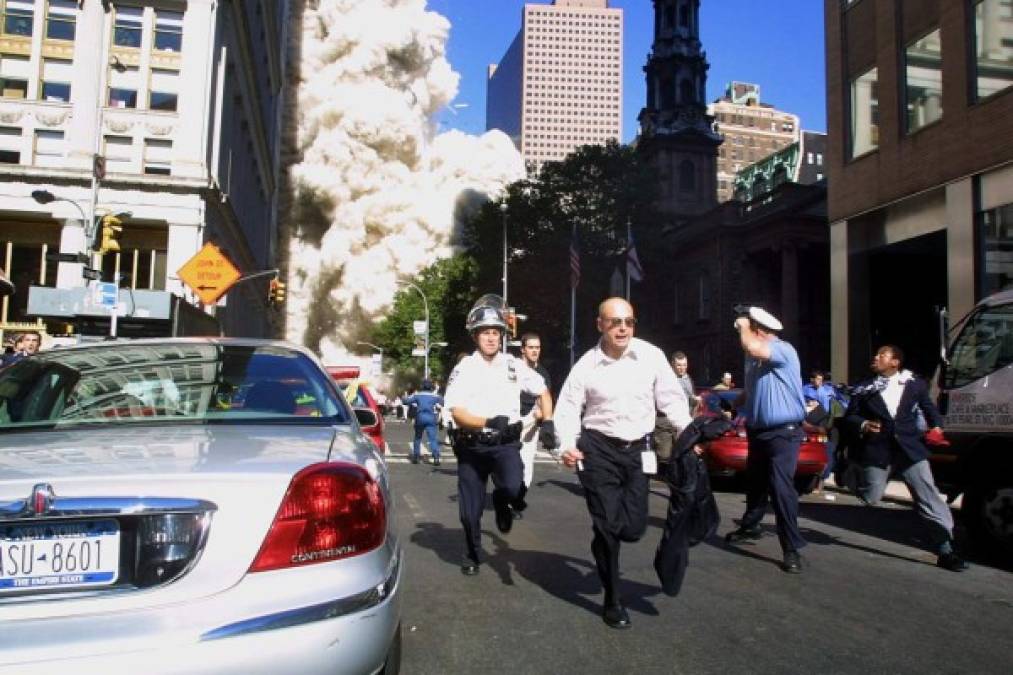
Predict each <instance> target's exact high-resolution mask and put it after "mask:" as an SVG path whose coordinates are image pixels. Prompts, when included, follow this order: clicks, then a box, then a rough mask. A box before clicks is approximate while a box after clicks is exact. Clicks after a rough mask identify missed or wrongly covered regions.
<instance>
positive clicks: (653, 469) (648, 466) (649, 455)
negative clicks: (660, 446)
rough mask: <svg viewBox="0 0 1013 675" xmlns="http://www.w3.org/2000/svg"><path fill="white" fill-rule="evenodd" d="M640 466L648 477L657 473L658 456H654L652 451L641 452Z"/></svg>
mask: <svg viewBox="0 0 1013 675" xmlns="http://www.w3.org/2000/svg"><path fill="white" fill-rule="evenodd" d="M640 464H641V465H642V466H643V468H644V473H646V474H648V475H651V474H655V473H658V456H657V455H656V454H654V450H644V451H643V452H641V453H640Z"/></svg>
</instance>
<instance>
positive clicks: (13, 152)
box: [0, 127, 21, 164]
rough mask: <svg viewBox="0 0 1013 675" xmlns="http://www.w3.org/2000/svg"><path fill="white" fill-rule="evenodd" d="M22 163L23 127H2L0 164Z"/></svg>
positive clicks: (0, 133)
mask: <svg viewBox="0 0 1013 675" xmlns="http://www.w3.org/2000/svg"><path fill="white" fill-rule="evenodd" d="M20 163H21V129H20V128H18V127H0V164H20Z"/></svg>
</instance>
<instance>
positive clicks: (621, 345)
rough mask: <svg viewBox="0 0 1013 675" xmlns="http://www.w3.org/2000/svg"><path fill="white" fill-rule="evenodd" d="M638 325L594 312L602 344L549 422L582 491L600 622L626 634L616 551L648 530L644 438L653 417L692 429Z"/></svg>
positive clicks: (605, 307)
mask: <svg viewBox="0 0 1013 675" xmlns="http://www.w3.org/2000/svg"><path fill="white" fill-rule="evenodd" d="M636 323H637V320H636V317H635V316H634V313H633V307H632V306H631V305H630V303H628V302H627V301H625V300H623V299H622V298H609V299H608V300H606V301H605V302H603V303H602V304H601V305H600V306H599V308H598V320H597V324H598V331H599V332H600V333H601V340H600V341H599V343H598V345H597V346H595V347H594V349H591V350H590V351H588V352H587V353H586V354H584V355H583V356H582V357H581V358H580V360H579V361H577V363H576V364H575V365H574V366H573V370H571V371H570V374H569V376H568V377H567V378H566V382H565V383H564V384H563V389H562V392H561V393H560V396H559V401H558V402H557V404H556V410H555V413H554V415H553V418H554V419H555V422H556V430H557V431H558V432H559V435H560V448H561V449H562V452H561V453H560V458H561V459H562V461H563V463H564V464H565V465H566V466H570V467H573V466H575V467H577V471H578V476H579V478H580V482H581V484H582V485H583V486H584V492H585V497H586V499H587V509H588V512H589V513H590V514H591V521H592V523H593V531H594V538H593V540H592V542H591V553H592V554H593V555H594V559H595V563H596V565H597V568H598V576H599V577H600V578H601V582H602V586H603V588H604V591H605V599H604V606H603V611H602V619H603V620H604V621H605V623H606V624H607V625H609V626H610V627H612V628H628V627H629V626H630V617H629V615H628V614H627V612H626V609H625V608H624V607H623V603H622V598H621V596H620V593H619V547H620V542H623V541H629V542H634V541H637V540H639V539H640V537H641V536H643V534H644V531H645V530H646V529H647V495H648V477H647V473H654V470H655V469H654V467H653V466H651V464H653V463H654V455H653V453H652V452H650V449H649V447H648V443H647V437H648V435H649V434H650V433H651V431H652V430H653V429H654V420H655V411H656V410H660V411H662V412H663V413H665V416H666V417H667V418H668V419H669V420H670V421H671V422H672V424H673V426H674V427H675V428H676V434H678V432H679V431H681V430H682V429H684V428H685V427H686V425H688V424H689V423H690V421H691V420H690V416H689V408H688V405H687V402H686V394H685V392H684V390H683V388H682V385H680V384H679V381H678V380H677V379H676V377H675V373H674V372H673V371H672V368H671V367H670V366H669V365H668V360H667V359H666V358H665V354H664V353H663V352H662V351H661V350H660V349H658V348H657V347H655V346H654V345H652V344H650V343H648V342H645V341H644V340H640V339H638V338H635V337H633V333H634V331H635V329H636ZM582 410H583V415H582V414H581V411H582ZM645 459H646V461H647V465H646V466H645V464H644V461H645ZM645 472H647V473H645Z"/></svg>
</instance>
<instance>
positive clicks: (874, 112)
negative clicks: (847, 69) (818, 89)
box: [851, 68, 879, 157]
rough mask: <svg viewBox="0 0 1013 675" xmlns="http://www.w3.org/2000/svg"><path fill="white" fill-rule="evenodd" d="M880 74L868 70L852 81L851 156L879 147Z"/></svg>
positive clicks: (873, 69) (873, 70)
mask: <svg viewBox="0 0 1013 675" xmlns="http://www.w3.org/2000/svg"><path fill="white" fill-rule="evenodd" d="M878 81H879V73H878V70H877V69H876V68H872V69H871V70H867V71H866V72H864V73H862V74H861V75H859V76H858V77H856V78H855V79H854V80H852V81H851V156H852V157H858V156H859V155H864V154H865V153H867V152H872V151H873V150H875V149H876V148H878V147H879V93H878V91H877V85H878Z"/></svg>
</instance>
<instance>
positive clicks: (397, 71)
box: [286, 0, 524, 361]
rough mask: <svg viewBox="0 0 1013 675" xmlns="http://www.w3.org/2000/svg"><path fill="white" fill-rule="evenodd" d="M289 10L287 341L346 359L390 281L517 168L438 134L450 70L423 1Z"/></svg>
mask: <svg viewBox="0 0 1013 675" xmlns="http://www.w3.org/2000/svg"><path fill="white" fill-rule="evenodd" d="M297 4H299V9H300V11H301V14H302V30H301V33H300V34H299V35H297V36H294V37H293V39H294V40H295V41H296V42H297V43H298V44H299V49H298V51H297V54H298V57H299V63H298V68H299V75H298V84H297V88H296V89H295V92H294V99H295V101H294V103H295V108H294V110H292V111H291V114H290V116H289V117H290V119H289V120H288V123H289V124H290V125H294V127H292V128H290V129H289V132H290V136H294V137H295V142H296V143H297V149H296V152H295V161H294V163H293V165H292V166H291V168H290V174H289V177H288V181H289V185H290V191H291V194H290V195H289V199H290V202H291V206H290V208H288V209H287V210H288V213H289V215H288V219H289V222H290V223H291V225H290V231H289V232H288V237H289V247H288V255H289V262H288V267H289V274H288V277H289V301H288V316H287V329H286V330H287V335H286V337H287V338H288V339H289V340H292V341H294V342H299V343H303V344H307V345H309V346H310V347H313V348H315V349H317V350H318V351H319V352H320V353H321V354H322V355H323V357H324V359H325V360H326V361H337V360H341V359H346V360H347V356H346V349H345V347H344V345H348V346H349V347H354V341H355V340H357V339H362V338H363V337H364V336H365V333H364V332H363V330H364V326H368V325H369V323H370V322H372V321H375V320H377V319H378V318H380V317H382V315H383V312H384V311H385V310H386V309H388V308H389V306H390V302H391V300H392V298H393V296H394V293H395V291H396V290H397V286H396V281H397V279H398V278H404V277H408V278H411V277H412V276H413V275H415V274H416V273H418V272H419V271H420V270H422V269H423V268H425V267H426V266H428V265H430V264H431V263H433V262H434V261H436V260H437V259H438V258H440V257H446V256H448V255H450V254H451V239H452V235H453V233H454V231H455V228H456V227H458V226H459V225H460V221H461V219H462V218H463V217H465V216H466V215H467V214H468V213H469V212H470V211H471V210H472V209H474V208H477V206H478V204H479V203H480V202H481V201H482V200H483V199H486V198H488V197H489V196H494V195H496V194H497V193H499V192H500V191H502V189H503V188H504V187H505V186H506V184H508V183H509V182H512V181H514V180H516V179H518V178H520V177H521V176H522V175H523V173H524V167H523V162H522V161H521V158H520V155H519V153H518V152H517V150H516V149H515V148H514V146H513V143H512V142H511V141H510V140H509V138H507V136H505V135H504V134H502V133H500V132H489V133H486V134H484V135H483V136H481V137H475V136H469V135H466V134H463V133H460V132H456V131H451V132H448V133H443V134H437V128H436V124H435V122H434V117H435V116H436V114H437V113H438V112H440V111H441V110H442V109H444V108H446V107H447V106H448V105H449V104H450V102H451V101H452V100H453V98H454V96H456V94H457V85H458V75H457V74H456V73H455V72H454V71H453V70H452V69H451V67H450V64H449V62H448V61H447V59H446V51H445V48H446V43H447V37H448V32H449V30H450V24H449V22H448V21H447V20H446V19H445V18H444V17H442V16H440V15H438V14H436V13H434V12H430V11H427V10H426V6H425V0H316V1H313V0H302V3H301V4H300V3H297ZM295 28H296V27H293V29H295ZM290 110H291V109H290Z"/></svg>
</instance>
